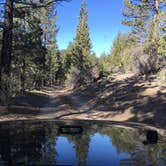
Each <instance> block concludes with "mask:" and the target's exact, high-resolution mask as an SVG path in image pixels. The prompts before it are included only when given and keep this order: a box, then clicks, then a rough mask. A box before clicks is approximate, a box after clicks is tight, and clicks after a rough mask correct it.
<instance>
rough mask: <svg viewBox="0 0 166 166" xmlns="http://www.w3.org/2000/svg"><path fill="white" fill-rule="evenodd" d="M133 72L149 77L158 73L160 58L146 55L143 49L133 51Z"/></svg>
mask: <svg viewBox="0 0 166 166" xmlns="http://www.w3.org/2000/svg"><path fill="white" fill-rule="evenodd" d="M131 58H132V64H131V65H132V71H133V72H134V73H135V74H137V75H148V74H150V73H154V72H155V71H157V67H156V66H157V63H158V57H151V56H150V55H148V54H146V53H144V51H143V49H142V47H137V48H134V49H132V50H131Z"/></svg>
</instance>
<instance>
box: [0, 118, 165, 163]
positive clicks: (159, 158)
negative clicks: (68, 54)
mask: <svg viewBox="0 0 166 166" xmlns="http://www.w3.org/2000/svg"><path fill="white" fill-rule="evenodd" d="M66 125H67V126H68V125H70V126H71V125H72V128H63V127H65V126H66ZM75 125H76V126H77V127H78V126H79V127H80V128H77V129H76V130H75V129H74V128H73V126H75ZM79 129H81V130H79ZM73 131H74V132H73ZM162 140H163V137H162V136H159V140H156V142H155V141H153V142H148V141H147V138H146V131H145V130H144V129H138V128H131V127H130V128H129V127H117V126H116V127H115V126H113V125H111V124H108V123H97V122H93V123H92V122H86V121H85V122H78V121H77V122H73V121H67V122H55V121H48V122H46V121H44V122H23V121H22V122H15V123H14V122H10V123H9V122H8V123H7V122H5V123H0V166H1V165H72V166H74V165H82V166H85V165H89V166H116V165H122V166H132V165H133V166H137V165H138V166H144V165H145V166H150V165H157V166H158V165H159V166H162V165H163V166H165V165H166V143H165V142H164V141H162Z"/></svg>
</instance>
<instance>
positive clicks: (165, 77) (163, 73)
mask: <svg viewBox="0 0 166 166" xmlns="http://www.w3.org/2000/svg"><path fill="white" fill-rule="evenodd" d="M158 78H159V80H160V82H161V83H166V68H163V69H161V70H160V71H159V73H158Z"/></svg>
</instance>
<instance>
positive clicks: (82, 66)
mask: <svg viewBox="0 0 166 166" xmlns="http://www.w3.org/2000/svg"><path fill="white" fill-rule="evenodd" d="M90 53H91V43H90V35H89V28H88V10H87V5H86V2H85V1H83V2H82V5H81V9H80V14H79V23H78V26H77V31H76V37H75V40H74V50H73V54H74V57H73V63H74V65H75V66H76V68H77V69H78V71H79V72H78V73H79V75H78V77H77V81H76V84H78V85H81V84H83V83H85V82H86V81H87V80H88V79H89V78H90V77H91V72H90V65H89V61H88V56H90Z"/></svg>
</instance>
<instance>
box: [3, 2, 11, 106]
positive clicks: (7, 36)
mask: <svg viewBox="0 0 166 166" xmlns="http://www.w3.org/2000/svg"><path fill="white" fill-rule="evenodd" d="M12 30H13V0H6V4H5V18H4V28H3V38H2V50H1V56H0V102H1V103H2V104H6V103H7V102H8V99H9V98H10V97H11V94H10V79H11V78H10V74H11V55H12V36H13V35H12Z"/></svg>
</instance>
